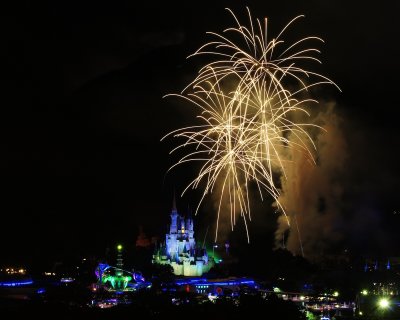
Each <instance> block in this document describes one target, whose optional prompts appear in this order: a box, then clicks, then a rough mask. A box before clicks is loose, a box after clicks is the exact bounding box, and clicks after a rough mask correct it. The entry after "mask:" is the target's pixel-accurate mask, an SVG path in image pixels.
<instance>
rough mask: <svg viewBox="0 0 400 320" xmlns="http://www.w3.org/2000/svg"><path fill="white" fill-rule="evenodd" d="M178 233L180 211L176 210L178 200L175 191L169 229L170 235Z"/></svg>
mask: <svg viewBox="0 0 400 320" xmlns="http://www.w3.org/2000/svg"><path fill="white" fill-rule="evenodd" d="M177 232H178V210H177V209H176V199H175V191H174V199H173V201H172V210H171V226H170V229H169V233H177Z"/></svg>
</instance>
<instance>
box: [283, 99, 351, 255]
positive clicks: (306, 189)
mask: <svg viewBox="0 0 400 320" xmlns="http://www.w3.org/2000/svg"><path fill="white" fill-rule="evenodd" d="M309 120H311V121H309V122H312V123H315V124H318V125H319V126H321V127H323V128H324V129H325V130H326V131H324V130H318V133H316V132H313V133H312V138H313V141H314V142H315V145H316V149H317V151H316V153H317V157H316V164H314V163H312V162H311V161H310V158H309V157H307V155H305V154H304V152H301V151H299V150H294V149H287V151H286V152H288V154H287V158H288V159H289V160H291V161H290V162H288V163H287V164H285V174H286V177H285V176H284V175H282V177H281V184H282V185H281V195H280V197H279V198H278V201H279V202H280V203H281V204H282V205H283V207H284V208H285V210H286V214H287V217H285V216H284V215H282V216H280V217H279V218H278V229H277V231H276V233H275V240H276V246H277V247H280V246H282V244H283V243H285V245H286V248H287V249H288V250H290V251H291V252H293V253H294V254H298V255H304V256H305V257H306V258H309V259H313V258H316V257H318V256H321V255H323V254H324V252H325V251H326V250H327V249H328V248H330V247H331V245H333V244H335V243H337V242H339V241H340V240H341V239H342V232H341V230H340V226H341V225H342V222H343V221H342V219H343V218H342V214H341V206H342V201H341V200H342V197H343V188H342V183H341V181H340V177H341V176H342V174H343V172H344V170H345V162H346V158H347V145H346V141H345V137H344V134H343V130H342V128H341V125H342V119H341V118H340V116H339V115H338V114H337V113H336V112H335V105H334V103H327V105H326V108H324V111H322V112H320V113H318V114H316V115H315V116H314V119H309ZM288 221H289V222H290V226H289V224H288Z"/></svg>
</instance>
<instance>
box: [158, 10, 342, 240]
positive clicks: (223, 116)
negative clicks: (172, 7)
mask: <svg viewBox="0 0 400 320" xmlns="http://www.w3.org/2000/svg"><path fill="white" fill-rule="evenodd" d="M228 11H229V12H230V13H231V14H232V16H233V18H234V21H235V23H236V25H237V26H236V27H233V28H228V29H226V30H224V31H223V33H222V34H218V33H213V32H210V33H209V34H210V35H211V36H212V37H214V38H215V40H214V41H211V42H208V43H206V44H205V45H203V46H202V47H201V48H200V49H198V50H197V51H196V52H195V53H194V54H193V55H191V56H197V55H209V56H211V57H213V58H216V59H215V60H213V61H211V62H210V63H208V64H206V65H205V66H203V67H202V68H201V69H200V70H199V73H198V75H197V77H196V78H195V79H194V80H193V81H192V82H191V83H190V84H189V85H188V86H187V87H186V88H185V89H184V90H183V91H182V92H181V93H180V94H170V95H167V96H178V97H180V98H183V99H185V100H187V101H189V102H190V103H191V104H194V105H195V106H197V107H198V109H199V111H200V112H199V114H198V116H197V117H198V118H199V120H200V122H201V124H199V125H196V126H190V127H185V128H180V129H178V130H175V131H173V132H170V133H169V134H167V135H166V136H165V137H164V138H166V137H168V136H173V137H176V138H180V139H183V141H184V142H183V143H181V144H179V145H178V146H177V147H176V148H174V149H173V150H172V151H171V153H173V152H175V151H177V150H179V149H183V148H187V149H185V150H189V152H187V153H186V155H184V156H183V157H181V158H180V159H179V160H178V161H177V162H176V163H175V164H174V165H173V166H172V167H171V168H170V170H171V169H172V168H174V167H176V166H178V165H181V164H184V163H187V162H200V163H201V164H202V165H201V167H200V170H199V172H198V174H197V176H196V177H195V178H194V179H193V180H192V181H191V182H190V183H189V184H188V185H187V187H186V188H185V189H184V190H183V192H182V195H183V194H184V193H185V192H187V191H188V189H190V188H193V189H197V188H199V187H200V186H202V187H203V193H202V197H201V199H200V201H199V203H198V206H197V209H196V213H197V212H198V210H199V208H200V206H201V204H202V202H203V200H204V199H205V197H206V196H207V195H209V194H211V193H213V192H218V193H219V205H218V210H217V228H216V233H215V239H217V235H218V222H219V217H220V214H223V212H222V207H221V204H222V199H223V198H224V195H227V196H228V199H229V201H228V202H229V205H228V207H229V209H228V211H229V214H230V217H231V218H230V220H231V227H232V229H233V227H234V225H235V223H236V221H237V215H240V216H241V217H243V219H244V222H245V225H246V230H247V219H248V220H250V219H251V214H250V212H251V206H250V199H249V193H250V191H251V190H252V186H255V187H256V188H255V189H256V190H257V193H258V194H259V195H260V198H261V200H263V198H264V196H265V193H267V194H269V195H270V196H272V198H273V199H274V201H275V203H276V205H277V207H278V208H279V210H280V211H281V212H282V213H283V214H285V215H286V213H285V208H283V206H282V205H281V204H280V203H279V201H278V198H279V195H280V192H279V189H278V186H277V184H276V183H275V180H276V179H277V178H276V175H274V173H279V174H283V175H285V163H287V162H288V161H290V159H288V158H287V157H286V156H285V155H286V154H287V153H286V152H285V149H286V148H295V149H298V150H301V151H302V152H304V153H305V154H306V155H307V156H308V157H309V159H310V160H311V161H314V158H313V152H314V150H315V145H314V143H313V140H312V137H311V135H310V134H309V132H308V128H310V127H318V126H317V125H315V124H312V123H306V122H305V123H303V122H301V123H299V122H296V121H295V120H294V119H295V118H296V117H294V114H298V113H301V114H304V115H306V116H307V115H309V113H308V111H307V106H308V105H309V104H310V103H315V102H317V101H316V100H314V99H304V98H302V97H303V96H304V92H305V91H307V90H308V89H309V88H310V87H313V86H316V85H320V84H323V83H328V84H333V85H335V84H334V83H333V82H332V81H331V80H329V79H328V78H326V77H324V76H322V75H320V74H318V73H315V72H312V71H309V70H307V69H304V68H302V67H301V62H303V61H310V60H311V61H317V62H320V61H319V60H318V59H317V58H315V57H314V56H313V54H316V53H319V50H317V49H315V48H308V47H306V48H303V45H304V44H307V43H308V42H310V41H322V40H321V39H320V38H318V37H306V38H302V39H300V40H298V41H296V42H294V43H293V44H291V45H289V46H286V47H285V46H283V45H284V41H283V39H282V36H283V34H284V31H285V30H286V29H287V28H288V27H289V26H290V25H291V24H292V23H293V22H294V21H296V20H297V19H299V18H300V17H302V16H298V17H296V18H294V19H293V20H292V21H290V22H289V23H288V24H287V25H286V26H285V27H284V28H283V30H282V31H281V32H280V34H279V35H278V36H277V37H276V38H273V39H272V40H271V41H268V40H267V20H266V19H265V20H264V25H262V24H261V22H260V20H258V19H256V20H255V21H253V19H252V17H251V14H250V11H249V9H247V11H248V18H249V25H250V26H249V27H246V26H244V25H241V24H240V23H239V20H238V19H237V17H236V16H235V15H234V13H233V12H232V11H231V10H229V9H228ZM281 47H283V49H282V48H281ZM298 48H300V49H298ZM335 86H336V85H335ZM227 88H228V89H227ZM292 88H294V89H292ZM318 128H320V127H318ZM289 137H291V138H290V139H289ZM164 138H163V139H164ZM217 184H218V185H219V187H218V188H217V187H216V185H217ZM217 189H218V190H217ZM288 222H289V221H288ZM247 237H248V240H249V234H248V232H247Z"/></svg>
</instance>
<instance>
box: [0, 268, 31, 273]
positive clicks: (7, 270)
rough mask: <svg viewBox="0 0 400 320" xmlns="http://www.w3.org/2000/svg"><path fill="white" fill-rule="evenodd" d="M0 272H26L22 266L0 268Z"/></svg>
mask: <svg viewBox="0 0 400 320" xmlns="http://www.w3.org/2000/svg"><path fill="white" fill-rule="evenodd" d="M0 271H1V272H5V273H7V274H26V269H24V268H19V269H18V268H5V269H0Z"/></svg>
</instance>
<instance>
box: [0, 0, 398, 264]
mask: <svg viewBox="0 0 400 320" xmlns="http://www.w3.org/2000/svg"><path fill="white" fill-rule="evenodd" d="M137 2H138V1H116V2H115V1H112V2H110V3H108V4H100V3H99V2H96V1H93V2H86V4H82V3H81V2H80V1H77V2H71V1H56V2H54V3H51V4H38V3H37V1H25V2H21V6H20V7H19V8H15V10H14V11H13V12H10V15H9V16H7V17H5V18H3V19H1V23H2V26H1V43H2V46H1V47H2V50H1V52H2V55H3V57H2V59H1V62H2V63H1V69H0V70H1V72H0V77H1V81H2V85H1V95H0V99H1V117H0V121H1V126H0V128H1V130H2V132H1V150H2V152H1V157H0V166H1V167H0V168H1V177H0V183H1V190H2V192H1V200H0V210H1V214H2V220H1V227H2V232H1V233H0V252H1V254H0V262H1V261H13V259H17V258H18V259H20V260H22V261H24V260H27V261H29V260H32V259H37V258H38V257H42V256H43V255H44V254H45V255H47V256H48V257H57V256H61V255H63V254H70V253H72V252H77V253H79V254H81V253H82V254H85V253H87V252H93V253H96V254H98V253H102V252H103V251H104V248H105V246H107V245H113V244H114V243H115V242H117V241H123V242H125V243H130V244H132V245H133V243H134V241H135V238H136V235H137V232H138V226H139V225H143V226H144V228H145V231H147V233H148V234H159V235H162V233H163V232H164V231H165V224H166V223H167V222H168V214H169V210H170V207H171V202H172V199H171V198H172V193H173V191H172V189H173V187H174V186H175V187H176V189H177V190H182V187H183V186H184V184H185V183H186V182H188V179H187V178H188V177H187V176H186V173H187V172H186V173H185V174H183V173H182V172H181V173H179V171H177V172H173V173H172V174H168V175H167V176H165V173H166V170H167V168H168V167H169V165H171V164H172V163H173V158H172V157H170V156H169V155H168V152H169V150H170V149H171V147H172V146H173V143H174V141H167V142H160V138H161V137H162V136H163V135H164V134H166V133H167V132H169V131H171V130H172V129H176V128H179V127H181V126H182V125H184V124H188V123H190V121H191V118H190V112H189V111H187V109H185V108H184V106H183V105H181V104H179V103H176V100H169V99H162V97H163V95H165V94H167V93H171V92H179V91H180V90H181V89H182V88H183V87H184V86H185V85H186V84H187V83H188V81H189V80H190V79H192V78H193V75H194V74H195V72H197V70H198V67H199V65H200V64H199V60H196V59H189V60H186V57H187V56H188V55H189V54H191V53H193V52H194V51H195V50H196V49H197V48H198V47H199V46H200V45H202V44H203V43H205V42H206V41H208V40H209V39H208V38H207V36H206V34H205V33H206V31H217V32H221V31H222V30H223V29H224V28H225V27H228V26H231V24H232V20H231V17H230V16H229V14H228V12H227V11H225V10H224V8H225V7H230V8H232V9H233V10H234V11H235V12H236V13H237V14H238V15H239V16H243V15H244V13H245V5H246V4H247V5H248V6H249V7H250V9H251V11H252V13H253V15H254V16H257V17H264V16H268V18H269V21H270V28H271V29H270V30H271V33H275V34H276V32H278V31H280V29H281V28H282V27H283V26H284V25H285V24H286V23H287V22H288V21H289V20H290V19H291V18H293V17H294V16H296V15H298V14H305V15H306V18H305V19H303V20H302V21H301V22H300V23H299V24H296V26H295V27H294V28H293V29H292V31H293V32H294V33H296V32H298V33H299V34H301V35H303V36H304V35H310V34H313V35H318V36H320V37H322V38H323V39H324V40H325V41H326V43H325V44H324V45H322V46H321V47H320V49H321V50H322V54H321V60H322V61H323V64H322V65H321V66H319V67H318V71H321V72H322V73H323V74H324V75H326V76H328V77H330V78H331V79H333V80H334V81H335V82H336V83H337V84H338V85H339V86H340V87H341V89H342V93H339V92H338V91H335V90H333V89H332V88H324V89H321V91H320V93H319V94H320V95H323V99H324V100H325V99H326V100H333V101H335V102H336V104H337V112H338V113H339V114H340V115H341V117H342V118H343V119H344V121H343V123H344V124H343V130H344V136H345V137H346V142H347V146H348V150H347V153H348V156H347V158H346V167H347V169H348V170H346V171H345V173H343V174H344V175H346V177H345V178H344V179H342V180H343V181H344V182H343V188H344V190H345V192H344V195H343V198H344V200H343V201H345V202H346V204H347V205H346V208H347V211H346V212H344V213H343V215H346V214H349V215H350V216H351V215H352V212H353V213H354V212H363V210H365V211H367V214H366V215H365V219H364V215H363V214H362V213H360V217H359V218H357V219H349V221H351V222H349V225H346V226H343V230H344V231H343V232H344V233H345V234H346V236H347V237H349V238H348V240H346V239H345V240H343V239H342V241H344V242H343V243H344V244H343V245H349V246H351V245H353V246H354V248H359V247H360V246H361V245H360V244H361V243H365V242H364V241H367V242H368V238H369V237H370V235H371V234H372V235H373V234H374V232H375V231H376V235H378V236H376V237H375V238H377V239H378V240H379V239H380V240H379V241H380V242H381V243H379V244H376V242H379V241H378V240H377V241H375V240H374V241H370V242H371V243H369V244H370V245H371V250H372V251H371V252H374V250H375V251H376V250H380V249H382V248H393V250H394V248H395V245H394V244H395V243H396V241H398V240H399V238H398V237H396V236H395V234H396V232H397V228H398V226H399V221H398V219H397V217H396V215H395V214H394V213H393V212H394V211H396V210H397V212H400V200H399V196H398V191H399V190H400V188H399V178H400V175H399V160H398V152H397V151H398V150H397V149H398V148H399V138H400V134H399V131H398V125H397V122H398V115H399V107H400V106H399V99H398V95H397V92H398V88H399V72H400V63H399V56H400V49H399V48H400V47H399V43H398V41H399V39H400V22H399V18H398V13H399V9H400V7H399V4H397V3H396V2H395V1H389V0H387V1H386V0H385V1H358V0H357V1H336V0H335V1H333V0H332V1H328V0H327V1H317V0H313V1H274V2H273V1H247V2H246V1H208V0H207V1H204V0H203V1H185V2H183V4H178V3H179V2H178V3H176V2H174V1H163V2H161V3H160V4H158V3H157V4H155V3H153V2H151V1H146V2H142V1H140V2H142V3H140V4H138V3H137ZM296 28H298V29H296ZM195 198H196V195H195V194H190V193H189V194H188V196H187V197H185V198H184V199H182V200H180V201H178V209H179V208H180V209H181V210H184V209H186V208H187V206H188V205H190V206H192V207H194V206H195V203H194V200H193V199H195ZM212 218H213V215H206V216H204V217H203V219H202V220H201V219H200V221H201V223H200V222H199V224H200V226H198V228H199V231H198V233H199V237H200V235H204V230H205V228H206V225H207V224H206V221H207V219H212ZM210 221H211V220H210ZM345 221H346V219H345ZM360 221H362V223H361V225H362V226H361V227H360ZM342 223H343V222H342ZM360 228H361V229H362V230H361V231H360ZM272 229H273V228H272V227H267V231H266V232H269V233H271V230H272ZM257 230H258V232H262V230H260V228H259V229H257ZM352 236H353V238H351V237H352ZM363 237H364V238H363ZM372 238H373V236H372ZM242 241H245V237H243V239H242ZM373 243H375V244H376V245H374V244H373ZM389 251H390V250H389ZM389 253H390V254H392V253H393V254H398V252H396V251H390V252H389Z"/></svg>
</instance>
